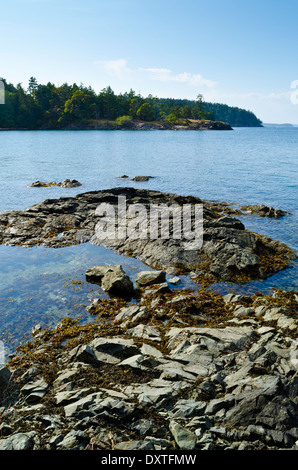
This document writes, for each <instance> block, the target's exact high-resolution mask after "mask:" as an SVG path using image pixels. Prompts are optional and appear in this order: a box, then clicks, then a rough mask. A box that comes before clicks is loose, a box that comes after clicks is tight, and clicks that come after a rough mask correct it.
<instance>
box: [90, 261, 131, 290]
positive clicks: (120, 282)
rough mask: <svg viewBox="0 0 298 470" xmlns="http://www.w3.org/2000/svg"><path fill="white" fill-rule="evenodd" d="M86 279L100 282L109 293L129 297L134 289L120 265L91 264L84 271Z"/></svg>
mask: <svg viewBox="0 0 298 470" xmlns="http://www.w3.org/2000/svg"><path fill="white" fill-rule="evenodd" d="M86 280H87V281H89V282H95V283H99V284H101V286H102V288H103V289H104V290H105V291H106V292H108V293H109V294H111V295H116V296H117V295H120V296H128V297H129V296H131V295H132V293H133V291H134V287H133V283H132V281H131V280H130V278H129V276H128V275H127V274H126V273H125V272H124V270H123V268H122V266H121V265H116V266H101V265H97V266H93V267H92V268H89V269H88V270H87V271H86Z"/></svg>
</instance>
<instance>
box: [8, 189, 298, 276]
mask: <svg viewBox="0 0 298 470" xmlns="http://www.w3.org/2000/svg"><path fill="white" fill-rule="evenodd" d="M120 196H122V197H124V198H125V200H126V208H127V210H128V211H129V209H132V211H135V210H136V208H137V207H138V206H139V205H142V208H143V209H145V211H146V214H147V215H148V217H149V214H150V207H151V206H152V205H155V206H158V207H166V208H170V207H172V206H174V207H175V208H176V209H175V210H177V208H178V209H179V208H180V209H179V210H182V209H181V208H182V206H183V205H185V204H186V205H191V206H195V205H199V204H203V229H204V230H203V245H202V247H201V248H199V249H196V248H194V249H191V248H189V246H187V243H188V239H187V238H185V237H184V234H183V233H182V234H181V237H180V238H179V237H178V238H177V237H176V236H174V231H173V216H172V215H171V213H170V214H169V221H170V222H169V236H168V237H165V238H164V237H157V238H154V237H152V238H151V237H150V236H148V225H147V226H145V228H142V224H141V227H139V236H138V238H134V237H126V238H125V237H118V235H117V234H118V229H123V228H124V229H127V226H125V227H123V226H122V227H121V226H120V227H119V226H118V225H117V221H118V198H119V197H120ZM101 205H108V206H109V207H110V206H112V209H113V211H114V214H115V228H116V232H115V233H116V236H115V237H112V238H109V237H107V238H106V239H102V238H101V237H99V236H98V233H97V231H96V227H97V224H98V223H99V222H100V221H101V220H102V215H98V212H97V211H96V210H97V208H98V207H99V206H101ZM229 212H230V211H229V210H228V204H227V203H222V204H221V203H210V202H207V201H202V200H201V199H199V198H196V197H193V196H178V195H176V194H166V193H161V192H159V191H148V190H144V189H135V188H114V189H111V190H103V191H93V192H88V193H82V194H78V195H77V196H76V197H64V198H60V199H47V200H45V201H44V202H42V203H39V204H35V205H34V206H32V207H30V208H28V209H26V210H24V211H11V212H7V213H3V214H0V243H5V244H8V245H22V246H33V245H36V244H38V245H40V244H43V245H45V246H48V247H53V248H58V247H63V246H68V245H71V244H79V243H84V242H87V241H90V242H91V243H93V244H99V245H103V246H105V247H107V248H111V249H114V250H117V251H118V252H120V253H122V254H124V255H129V256H134V257H135V258H138V259H140V260H141V261H143V262H144V263H145V264H146V265H148V266H150V267H152V268H154V269H159V270H163V269H167V268H169V267H174V268H176V270H178V271H179V270H180V272H181V273H183V272H191V271H194V270H200V271H201V272H203V273H205V274H206V273H207V274H208V275H212V276H213V277H214V279H219V280H225V281H237V282H239V281H243V282H245V281H247V280H251V279H263V278H266V277H267V276H268V275H270V274H272V273H274V272H277V271H279V270H281V269H284V268H286V267H287V266H288V265H289V263H290V262H291V260H292V259H293V258H296V255H295V253H293V251H292V250H291V249H289V248H288V247H287V246H285V245H283V244H281V243H279V242H278V241H274V240H272V239H270V238H268V237H265V236H261V235H258V234H256V233H252V232H250V231H248V230H245V226H244V225H243V223H242V222H241V221H240V220H238V219H237V218H235V217H233V216H232V215H231V214H230V213H229ZM125 223H126V224H129V223H130V219H129V218H128V219H127V220H126V222H125ZM192 223H193V221H192ZM145 225H146V224H145ZM192 228H193V227H191V229H192ZM142 230H144V232H142ZM160 230H161V225H160V222H159V226H158V231H159V232H160ZM201 235H202V234H201Z"/></svg>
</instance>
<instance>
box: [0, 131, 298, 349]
mask: <svg viewBox="0 0 298 470" xmlns="http://www.w3.org/2000/svg"><path fill="white" fill-rule="evenodd" d="M0 143H1V147H0V148H1V149H0V168H1V175H0V181H1V185H0V212H5V211H8V210H14V209H25V208H27V207H29V206H31V205H33V204H35V203H38V202H41V201H43V200H45V199H47V198H59V197H64V196H74V195H76V194H78V193H80V192H86V191H93V190H100V189H108V188H112V187H116V186H122V187H124V186H134V187H139V188H141V187H142V188H150V189H157V190H160V191H166V192H175V193H178V194H181V195H186V194H192V195H195V196H199V197H201V198H202V199H210V200H219V201H228V202H232V203H235V205H236V206H237V205H238V204H239V205H241V204H260V203H264V204H267V205H271V206H273V207H275V208H279V209H284V210H287V211H290V212H291V215H289V216H286V217H284V218H282V219H279V220H273V219H268V218H260V217H258V216H256V215H253V216H247V217H244V218H243V222H244V224H245V226H246V228H247V229H250V230H253V231H256V232H258V233H261V234H265V235H268V236H270V237H272V238H274V239H278V240H280V241H281V242H284V243H286V244H287V245H289V246H291V247H292V248H294V249H297V238H296V231H297V204H296V201H297V161H298V159H297V156H298V129H265V128H264V129H235V130H234V131H209V132H208V131H207V132H204V131H203V132H193V131H191V132H187V131H185V132H183V131H181V132H175V131H138V132H135V131H57V132H56V131H33V132H31V131H26V132H18V131H8V132H6V131H3V132H0ZM122 174H126V175H129V177H133V176H136V175H148V176H154V178H153V179H151V180H149V181H148V182H140V183H136V182H132V181H130V180H129V179H128V180H123V179H121V178H119V177H120V176H121V175H122ZM66 178H70V179H77V180H79V181H80V182H81V183H82V187H80V188H75V189H64V188H61V187H49V188H28V187H27V186H28V185H29V184H30V183H31V182H33V181H36V180H42V181H46V182H49V181H56V182H59V181H63V180H64V179H66ZM95 264H122V265H123V267H124V269H125V271H126V272H127V273H128V274H129V275H130V276H131V278H132V279H134V278H135V276H136V275H137V273H138V272H139V271H140V270H142V269H144V268H146V269H148V268H147V267H145V266H144V265H143V264H142V263H141V262H140V261H138V260H135V259H133V258H127V257H123V256H121V255H118V254H116V253H113V252H111V251H110V250H106V249H104V248H102V247H96V246H92V245H90V244H89V243H87V244H84V245H80V246H74V247H68V248H63V249H58V250H57V249H55V250H54V249H44V248H42V247H34V248H30V249H29V248H26V249H25V248H19V247H8V246H0V339H1V338H3V339H5V340H6V341H7V344H8V345H9V347H11V348H13V347H14V345H16V344H17V343H18V342H19V341H20V338H21V337H22V336H23V335H24V334H30V331H31V328H32V327H33V326H34V325H35V324H37V323H40V324H42V325H44V326H55V325H56V324H57V323H58V322H59V320H61V318H63V317H65V316H74V317H76V316H77V317H82V318H83V319H84V321H89V320H91V321H92V320H93V318H92V317H91V316H90V315H89V314H88V313H87V311H86V305H88V304H89V303H90V299H91V298H94V297H98V296H101V295H102V296H105V294H104V293H102V291H101V290H100V289H99V288H98V287H97V286H94V285H92V284H89V283H86V282H85V271H86V269H88V267H91V266H94V265H95ZM182 281H183V283H182V285H181V286H179V288H181V287H195V284H194V283H193V282H192V281H191V280H190V278H189V277H188V276H186V277H183V278H182ZM272 287H279V288H283V289H297V263H296V262H295V263H294V264H293V267H292V268H291V269H287V270H285V271H284V272H282V273H278V274H276V275H274V276H272V277H270V278H269V279H267V280H266V281H255V282H253V283H249V284H248V285H246V286H245V287H243V286H240V287H239V286H234V285H230V284H229V285H227V284H224V283H221V284H218V285H217V286H216V289H217V290H219V291H220V292H222V293H224V292H228V291H231V290H237V291H238V292H247V291H248V292H251V293H253V292H256V291H263V292H269V290H270V289H271V288H272Z"/></svg>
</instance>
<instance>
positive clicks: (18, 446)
mask: <svg viewBox="0 0 298 470" xmlns="http://www.w3.org/2000/svg"><path fill="white" fill-rule="evenodd" d="M35 434H36V433H35V432H29V433H15V434H12V435H11V436H9V437H7V438H6V439H0V450H28V449H29V448H30V447H31V446H32V445H33V438H34V436H35Z"/></svg>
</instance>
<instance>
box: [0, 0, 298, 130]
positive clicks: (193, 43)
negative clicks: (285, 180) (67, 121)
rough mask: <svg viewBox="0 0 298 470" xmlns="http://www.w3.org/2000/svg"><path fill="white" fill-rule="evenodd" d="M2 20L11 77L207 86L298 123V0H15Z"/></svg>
mask: <svg viewBox="0 0 298 470" xmlns="http://www.w3.org/2000/svg"><path fill="white" fill-rule="evenodd" d="M0 21H1V46H0V65H1V67H0V76H3V77H4V78H6V79H7V80H8V81H9V82H12V83H14V84H17V83H22V84H23V86H26V87H27V83H28V80H29V78H30V77H31V76H34V77H36V79H37V81H38V82H39V83H47V82H48V81H50V82H53V83H55V84H62V83H64V82H68V83H74V82H76V83H78V84H80V83H83V84H84V85H86V86H89V85H91V86H92V87H93V88H94V89H95V91H97V92H99V91H100V90H101V89H103V88H104V87H106V86H107V85H110V86H111V87H112V88H113V90H114V91H115V92H116V93H119V92H125V91H129V90H130V89H131V88H132V89H133V90H135V91H136V92H140V93H141V94H142V95H144V96H147V95H148V94H152V95H154V96H159V97H173V98H189V99H195V98H196V96H197V95H198V94H199V93H202V94H203V96H204V98H205V100H206V101H212V102H220V103H226V104H229V105H232V106H239V107H243V108H245V109H249V110H251V111H253V112H254V113H256V115H257V116H258V117H259V118H260V119H261V120H262V121H263V122H275V123H284V122H291V123H295V124H298V104H294V103H293V102H292V100H291V96H292V95H291V93H293V92H294V91H295V90H294V89H291V84H292V82H294V81H295V80H298V1H297V0H224V1H223V0H211V1H208V0H203V1H202V0H179V1H178V0H150V1H142V0H9V2H4V1H3V2H1V10H0ZM296 91H297V95H298V87H297V89H296Z"/></svg>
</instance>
